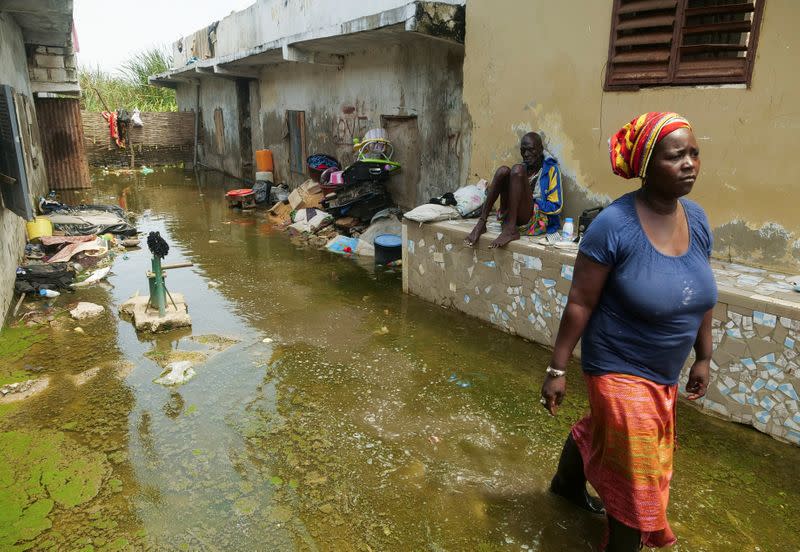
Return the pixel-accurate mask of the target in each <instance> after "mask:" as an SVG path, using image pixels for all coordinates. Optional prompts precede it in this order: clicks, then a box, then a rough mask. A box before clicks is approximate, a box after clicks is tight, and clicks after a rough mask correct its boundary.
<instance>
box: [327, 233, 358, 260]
mask: <svg viewBox="0 0 800 552" xmlns="http://www.w3.org/2000/svg"><path fill="white" fill-rule="evenodd" d="M359 241H360V240H359V239H358V238H349V237H347V236H342V235H338V236H336V237H335V238H333V239H332V240H331V241H329V242H328V245H326V246H325V247H326V248H327V249H328V251H331V252H333V253H339V254H340V255H352V254H353V253H355V252H356V249H358V242H359Z"/></svg>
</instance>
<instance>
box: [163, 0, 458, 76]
mask: <svg viewBox="0 0 800 552" xmlns="http://www.w3.org/2000/svg"><path fill="white" fill-rule="evenodd" d="M437 2H438V3H441V4H451V5H464V4H466V0H437ZM410 3H411V0H370V1H369V2H363V1H358V0H259V1H257V2H256V3H254V4H253V5H252V6H250V7H248V8H246V9H244V10H241V11H238V12H235V13H232V14H231V15H229V16H227V17H224V18H223V19H221V20H220V21H219V24H218V25H217V28H216V31H215V32H214V36H212V42H213V43H214V57H224V56H229V55H233V54H235V53H237V52H240V51H242V50H248V49H250V48H253V47H255V46H257V45H259V44H267V43H270V42H273V41H275V40H278V39H280V38H283V37H288V36H292V35H299V34H303V33H309V32H313V31H315V30H319V29H327V28H336V27H337V26H339V25H341V24H342V23H344V22H347V21H352V20H354V19H358V18H360V17H369V16H373V15H377V14H380V13H381V12H385V11H387V10H393V9H397V8H403V7H405V6H407V5H408V4H410ZM358 30H359V29H350V30H348V29H341V28H337V29H336V31H337V34H339V33H345V32H356V31H358ZM207 41H208V27H206V28H205V29H201V30H199V31H197V32H196V33H193V34H192V35H189V36H186V37H184V38H182V39H181V41H180V44H181V48H180V50H179V49H178V43H175V44H174V45H173V59H174V62H173V66H174V67H180V66H182V65H185V64H186V61H187V60H188V59H189V58H190V57H191V56H192V55H196V56H197V57H198V58H199V59H204V56H205V55H207V54H208V47H207V46H206V44H205V42H207Z"/></svg>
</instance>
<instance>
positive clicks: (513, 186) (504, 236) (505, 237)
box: [489, 165, 532, 248]
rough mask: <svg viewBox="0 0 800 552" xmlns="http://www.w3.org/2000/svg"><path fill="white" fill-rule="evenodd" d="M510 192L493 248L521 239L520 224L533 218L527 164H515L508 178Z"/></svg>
mask: <svg viewBox="0 0 800 552" xmlns="http://www.w3.org/2000/svg"><path fill="white" fill-rule="evenodd" d="M507 189H508V194H507V206H508V207H507V208H508V211H507V212H506V219H505V220H504V221H503V227H502V230H501V231H500V235H499V236H497V238H496V239H495V240H494V241H493V242H492V244H491V245H490V246H489V247H491V248H495V247H503V246H505V245H507V244H508V243H509V242H512V241H514V240H518V239H519V230H518V228H517V227H518V226H519V225H521V224H525V223H527V222H528V221H529V220H530V219H531V212H532V211H531V205H530V203H531V200H530V192H529V189H530V186H529V184H528V171H527V169H526V168H525V165H514V167H513V168H512V169H511V176H510V177H509V179H508V187H507Z"/></svg>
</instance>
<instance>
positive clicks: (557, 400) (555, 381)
mask: <svg viewBox="0 0 800 552" xmlns="http://www.w3.org/2000/svg"><path fill="white" fill-rule="evenodd" d="M566 395H567V378H566V377H565V376H559V377H555V376H551V375H550V374H546V375H545V377H544V383H543V384H542V406H544V407H545V408H546V409H547V411H548V412H550V415H551V416H555V415H556V412H558V407H559V406H561V403H562V401H563V400H564V397H565V396H566Z"/></svg>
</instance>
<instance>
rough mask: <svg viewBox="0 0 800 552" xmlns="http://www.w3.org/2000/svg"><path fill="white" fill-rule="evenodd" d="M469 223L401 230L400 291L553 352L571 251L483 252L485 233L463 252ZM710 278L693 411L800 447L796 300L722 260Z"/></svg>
mask: <svg viewBox="0 0 800 552" xmlns="http://www.w3.org/2000/svg"><path fill="white" fill-rule="evenodd" d="M472 225H473V222H471V221H453V222H442V223H435V224H425V225H418V224H416V223H406V224H404V226H403V288H404V291H406V292H407V293H411V294H413V295H417V296H419V297H421V298H423V299H426V300H428V301H431V302H433V303H436V304H438V305H442V306H446V307H449V308H453V309H457V310H460V311H462V312H464V313H466V314H468V315H470V316H474V317H477V318H480V319H482V320H486V321H488V322H490V323H491V324H493V325H494V326H496V327H498V328H500V329H501V330H503V331H506V332H509V333H512V334H516V335H519V336H522V337H524V338H527V339H530V340H532V341H535V342H537V343H541V344H544V345H547V346H552V345H553V343H554V341H555V336H556V334H557V332H558V325H559V323H560V319H561V315H562V314H563V312H564V307H565V306H566V304H567V295H568V293H569V289H570V285H571V282H572V265H573V263H574V257H575V254H574V253H570V252H564V251H559V250H557V249H553V248H547V247H544V246H541V245H538V244H537V243H536V242H535V241H534V240H535V239H534V238H523V239H522V240H520V241H516V242H513V243H511V244H509V245H508V246H507V247H506V248H504V249H489V248H488V244H489V243H490V242H491V240H492V239H494V237H496V235H497V232H496V231H493V227H490V232H489V233H487V237H485V238H482V239H481V241H480V242H479V247H477V248H475V249H473V248H469V247H465V246H464V245H463V241H464V238H465V237H466V236H467V234H468V233H469V231H470V230H471V228H472ZM495 226H496V227H497V228H499V225H496V223H495ZM714 272H715V276H716V278H717V282H718V285H719V302H718V304H717V306H716V308H715V309H714V322H713V330H712V334H713V340H714V356H713V361H712V363H711V370H712V374H711V383H710V385H709V390H708V393H707V395H706V397H705V398H704V399H702V400H700V401H698V405H699V406H700V407H701V408H702V409H704V410H705V411H707V412H710V413H713V414H714V415H716V416H720V417H723V418H725V419H728V420H733V421H736V422H740V423H743V424H749V425H752V426H753V427H755V428H757V429H758V430H760V431H763V432H765V433H768V434H770V435H772V436H773V437H776V438H778V439H782V440H786V441H789V442H792V443H794V444H796V445H800V410H799V409H798V400H799V399H798V394H797V393H798V390H800V364H798V350H800V298H798V297H799V296H798V295H797V294H796V292H794V291H792V287H791V286H790V285H788V284H786V283H785V281H784V278H785V277H784V276H783V275H780V274H770V273H768V272H766V271H764V270H759V269H751V268H748V267H743V266H738V265H723V264H721V263H716V264H715V265H714ZM576 352H577V353H579V348H578V350H577V351H576ZM691 362H692V359H690V360H689V362H687V368H688V366H689V365H690V364H691ZM544 368H545V367H544V366H541V367H540V369H541V371H542V373H543V372H544ZM533 369H534V371H535V370H536V367H533ZM687 372H688V370H685V371H684V374H683V376H682V379H681V382H680V390H681V392H683V387H684V386H685V384H686V377H687V376H688V374H687ZM573 377H574V376H573Z"/></svg>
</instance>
